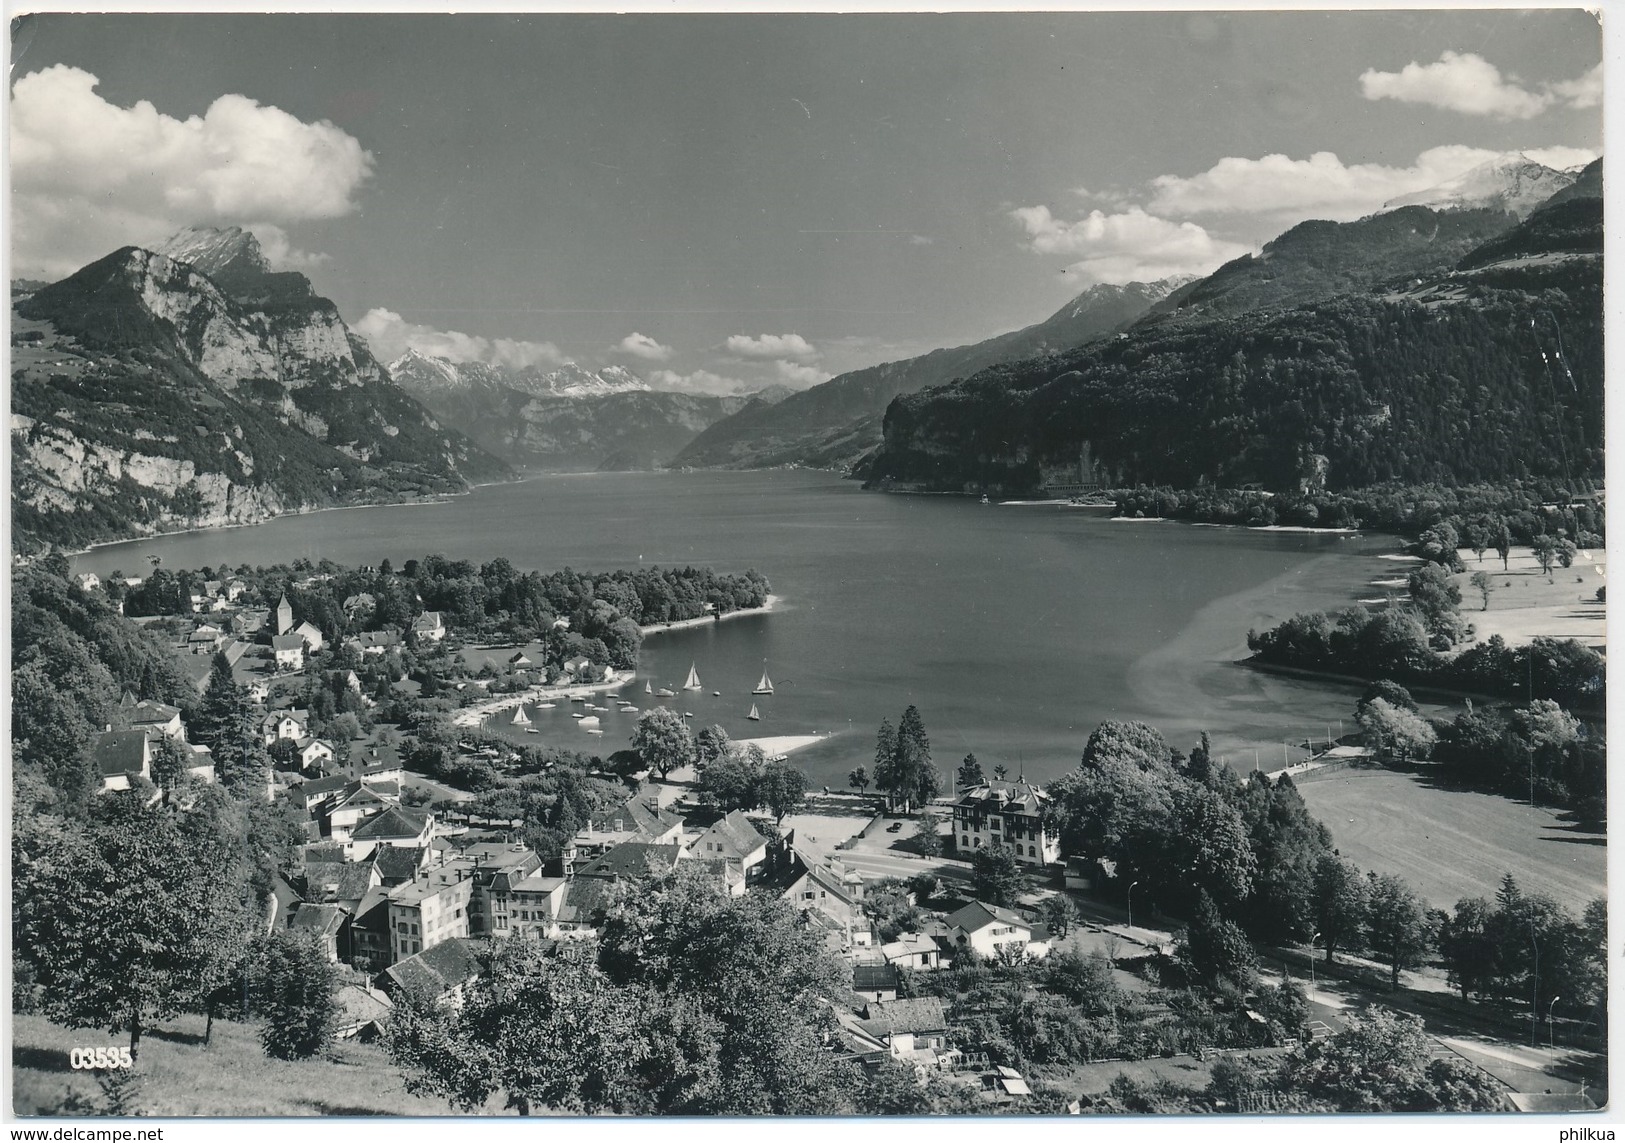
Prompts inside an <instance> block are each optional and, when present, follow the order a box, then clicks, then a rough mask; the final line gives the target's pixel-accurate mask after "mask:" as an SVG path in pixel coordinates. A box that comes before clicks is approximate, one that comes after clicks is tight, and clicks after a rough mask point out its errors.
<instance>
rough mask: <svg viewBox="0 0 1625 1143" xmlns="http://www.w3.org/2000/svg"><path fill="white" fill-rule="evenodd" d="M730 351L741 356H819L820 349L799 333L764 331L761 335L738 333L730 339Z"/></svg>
mask: <svg viewBox="0 0 1625 1143" xmlns="http://www.w3.org/2000/svg"><path fill="white" fill-rule="evenodd" d="M728 352H730V353H737V354H739V356H741V357H817V356H818V350H816V349H814V348H813V347H812V345H811V344H809V343H808V341H807V339H806V338H804V337H802V336H801V335H800V334H799V333H764V334H762V336H761V337H747V336H746V335H745V334H742V333H736V334H734V335H733V336H732V337H730V338H729V339H728Z"/></svg>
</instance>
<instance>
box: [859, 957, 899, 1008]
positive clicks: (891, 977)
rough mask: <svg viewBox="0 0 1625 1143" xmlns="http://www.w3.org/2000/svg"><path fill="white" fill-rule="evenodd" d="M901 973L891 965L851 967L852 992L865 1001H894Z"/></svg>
mask: <svg viewBox="0 0 1625 1143" xmlns="http://www.w3.org/2000/svg"><path fill="white" fill-rule="evenodd" d="M901 984H902V973H900V972H898V971H897V966H896V965H891V964H857V965H853V966H852V991H853V993H854V994H855V995H857V996H860V997H862V998H863V999H865V1000H896V999H897V989H898V987H899V986H900V985H901Z"/></svg>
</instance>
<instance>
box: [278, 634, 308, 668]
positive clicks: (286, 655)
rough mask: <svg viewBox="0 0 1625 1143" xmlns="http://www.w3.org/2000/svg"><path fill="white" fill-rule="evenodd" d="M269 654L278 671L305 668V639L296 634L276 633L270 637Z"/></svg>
mask: <svg viewBox="0 0 1625 1143" xmlns="http://www.w3.org/2000/svg"><path fill="white" fill-rule="evenodd" d="M271 654H272V655H274V656H275V657H276V666H277V670H279V671H302V670H304V669H305V641H304V640H303V639H301V638H300V637H299V636H297V635H277V636H274V637H272V639H271Z"/></svg>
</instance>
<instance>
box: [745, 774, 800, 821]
mask: <svg viewBox="0 0 1625 1143" xmlns="http://www.w3.org/2000/svg"><path fill="white" fill-rule="evenodd" d="M806 803H807V775H805V774H803V773H802V772H801V771H800V770H799V769H797V768H796V767H794V766H792V765H790V763H788V762H769V763H768V764H767V765H765V766H763V767H762V772H761V774H760V775H759V776H758V777H757V779H756V804H757V805H762V806H766V807H767V808H768V809H770V810H772V811H773V822H774V824H775V825H778V824H780V823H782V822H783V821H784V815H785V814H788V813H792V812H794V811H795V810H798V809H800V808H801V807H802V806H804V805H806Z"/></svg>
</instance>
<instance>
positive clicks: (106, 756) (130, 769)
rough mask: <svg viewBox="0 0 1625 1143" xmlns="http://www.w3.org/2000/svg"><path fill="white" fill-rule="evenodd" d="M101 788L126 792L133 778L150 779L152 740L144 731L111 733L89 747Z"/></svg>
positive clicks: (112, 731) (114, 731)
mask: <svg viewBox="0 0 1625 1143" xmlns="http://www.w3.org/2000/svg"><path fill="white" fill-rule="evenodd" d="M91 756H92V757H93V758H95V759H96V768H97V769H98V770H99V771H100V772H101V776H102V789H104V790H128V789H129V788H130V785H131V783H132V782H133V781H134V780H135V779H136V778H145V779H147V780H148V781H149V782H150V781H151V780H152V740H151V739H150V738H148V737H147V732H146V731H144V730H110V731H108V732H107V733H105V734H103V735H101V736H100V737H99V738H97V739H96V741H95V743H94V745H92V747H91Z"/></svg>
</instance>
